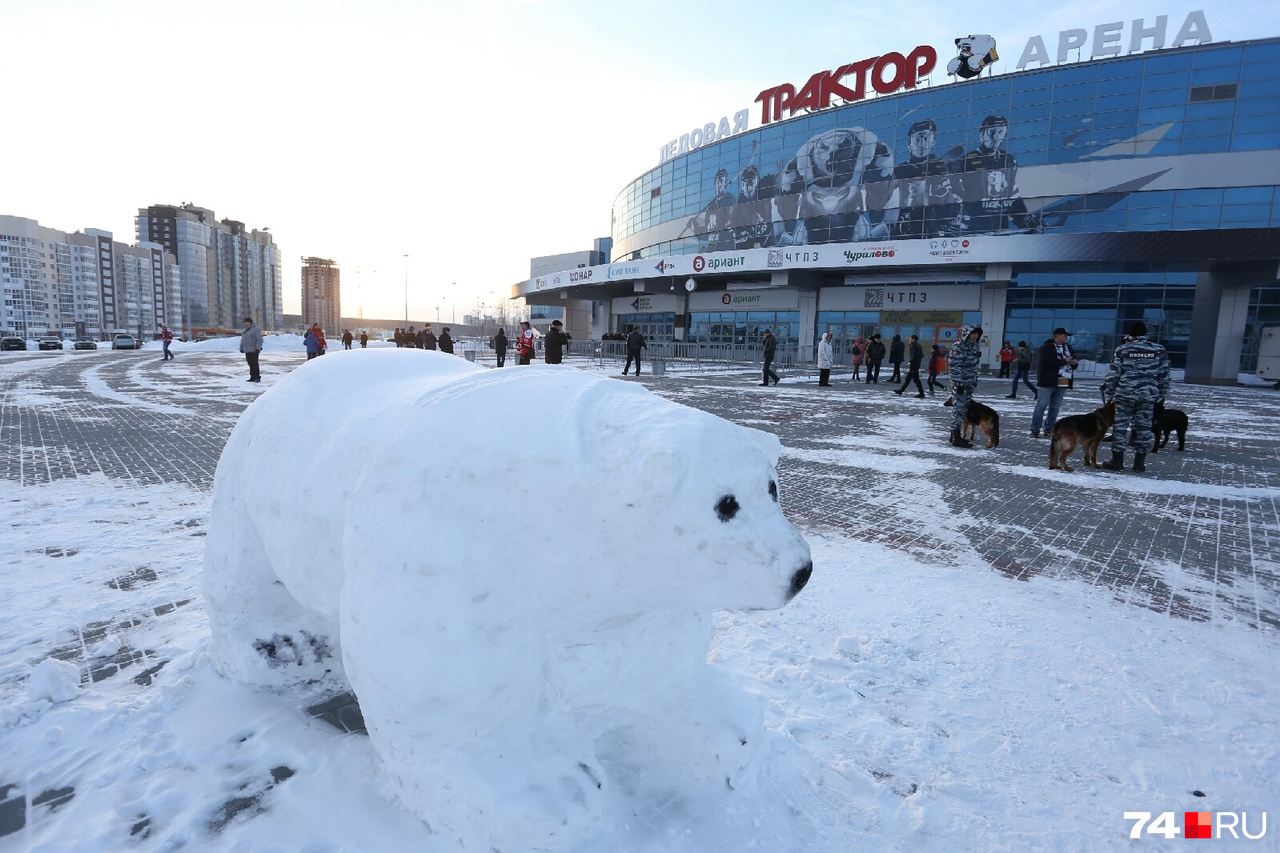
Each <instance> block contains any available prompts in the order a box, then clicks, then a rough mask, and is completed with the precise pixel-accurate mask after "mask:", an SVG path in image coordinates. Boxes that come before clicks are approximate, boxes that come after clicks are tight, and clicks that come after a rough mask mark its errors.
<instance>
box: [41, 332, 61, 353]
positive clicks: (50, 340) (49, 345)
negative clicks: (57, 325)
mask: <svg viewBox="0 0 1280 853" xmlns="http://www.w3.org/2000/svg"><path fill="white" fill-rule="evenodd" d="M36 349H58V350H60V349H62V338H55V337H53V336H52V335H45V336H44V337H42V338H40V339H39V340H37V341H36Z"/></svg>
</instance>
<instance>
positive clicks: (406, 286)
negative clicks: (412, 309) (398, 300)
mask: <svg viewBox="0 0 1280 853" xmlns="http://www.w3.org/2000/svg"><path fill="white" fill-rule="evenodd" d="M404 324H405V326H408V325H409V256H408V255H407V254H406V255H405V256H404Z"/></svg>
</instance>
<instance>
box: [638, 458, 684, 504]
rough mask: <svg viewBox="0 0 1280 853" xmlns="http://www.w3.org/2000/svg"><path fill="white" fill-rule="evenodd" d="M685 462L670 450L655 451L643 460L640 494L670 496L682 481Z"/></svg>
mask: <svg viewBox="0 0 1280 853" xmlns="http://www.w3.org/2000/svg"><path fill="white" fill-rule="evenodd" d="M684 472H685V460H684V458H683V456H682V455H681V454H679V453H672V452H671V451H670V450H655V451H654V452H652V453H649V454H646V455H645V458H644V472H643V475H642V482H641V488H640V490H639V492H640V494H646V495H654V494H657V495H667V494H671V492H672V491H674V490H675V488H676V487H677V486H679V485H680V481H681V480H683V479H684Z"/></svg>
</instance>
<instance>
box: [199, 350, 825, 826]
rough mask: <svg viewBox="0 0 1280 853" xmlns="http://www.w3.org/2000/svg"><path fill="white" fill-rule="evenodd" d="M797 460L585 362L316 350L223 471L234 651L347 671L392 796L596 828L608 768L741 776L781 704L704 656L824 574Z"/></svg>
mask: <svg viewBox="0 0 1280 853" xmlns="http://www.w3.org/2000/svg"><path fill="white" fill-rule="evenodd" d="M778 453H779V443H778V440H777V438H775V437H774V436H772V435H769V434H767V433H763V432H758V431H756V430H751V429H747V428H744V427H740V426H737V425H734V424H732V423H730V422H728V421H725V420H723V419H721V418H718V417H715V416H713V415H709V414H707V413H705V412H701V411H697V410H695V409H692V408H688V407H685V406H681V405H679V404H677V403H673V402H670V401H667V400H664V399H662V398H660V397H657V396H655V395H653V394H651V393H650V392H648V391H647V390H645V389H644V388H642V387H641V386H639V385H636V384H629V383H626V382H621V381H618V380H614V379H606V378H602V377H598V376H593V375H590V374H587V373H583V372H581V371H577V370H573V369H571V368H564V367H555V366H531V367H521V368H518V369H506V370H485V369H483V368H479V367H477V366H475V365H473V364H470V363H468V362H466V361H464V360H462V359H459V358H455V357H452V356H448V355H444V354H439V353H434V352H423V351H417V350H369V351H361V350H356V351H354V352H352V353H349V354H348V353H334V354H332V355H330V356H327V357H325V358H321V359H316V360H313V361H310V362H307V363H306V364H304V365H303V366H301V367H300V368H298V369H297V370H295V371H294V372H293V373H291V374H290V375H288V376H287V377H285V378H284V379H282V380H281V381H280V382H279V384H277V385H276V386H275V387H274V388H271V389H270V390H268V391H267V392H266V393H265V394H263V395H262V397H261V398H259V399H258V400H257V401H256V402H254V403H253V404H252V405H251V406H250V407H249V408H248V409H247V410H246V411H245V412H244V414H243V416H242V417H241V418H240V421H239V423H237V425H236V427H235V430H234V431H233V432H232V435H231V438H230V439H229V440H228V442H227V446H226V449H225V450H224V451H223V454H222V458H221V460H220V461H219V463H218V469H217V474H216V477H215V480H214V494H213V507H212V513H211V518H210V524H209V535H208V541H207V545H206V550H205V563H204V575H203V586H204V594H205V598H206V601H207V604H208V608H209V618H210V624H211V629H212V634H213V643H212V649H213V653H214V656H215V659H216V661H217V665H218V667H219V669H220V671H221V672H223V674H225V675H227V676H229V677H231V678H234V679H237V680H240V681H244V682H248V683H252V684H257V685H266V686H276V687H294V688H297V689H306V690H310V691H315V690H316V689H317V686H322V687H330V688H332V687H334V686H341V687H342V688H343V689H345V687H346V685H347V684H349V685H350V688H351V689H352V691H353V692H354V693H355V695H356V697H357V698H358V699H359V702H360V707H361V709H362V711H363V714H364V718H365V722H366V724H367V726H368V730H369V736H370V739H371V742H372V746H373V748H374V749H375V750H376V751H377V753H378V754H379V756H380V758H381V759H382V764H383V767H384V769H385V771H386V772H385V776H386V779H387V782H388V784H389V787H390V788H391V790H392V791H393V792H394V794H395V796H396V797H397V798H398V799H399V800H400V801H401V802H402V803H403V804H404V805H405V806H406V807H407V808H408V809H409V810H410V811H412V812H413V813H414V814H416V815H417V816H419V817H420V818H422V819H423V820H425V821H426V822H427V823H428V824H430V825H431V826H432V827H433V828H434V829H435V830H437V831H441V832H446V833H449V834H451V835H452V836H453V837H455V838H457V839H459V840H461V841H463V842H464V843H465V844H467V846H471V845H472V844H476V845H479V846H480V848H481V849H486V850H487V849H488V848H489V846H493V847H496V848H498V849H500V850H504V851H506V850H509V849H529V848H554V847H562V846H564V845H566V844H571V843H574V842H575V841H577V840H581V839H582V838H584V837H586V836H588V835H589V834H590V833H591V832H592V831H593V830H594V829H596V828H597V825H598V824H599V823H600V821H601V819H602V818H603V817H605V816H606V815H608V814H609V811H610V808H613V807H616V805H617V802H618V801H616V800H613V801H611V798H613V797H616V796H619V794H618V793H617V791H618V789H619V788H620V786H619V785H617V784H616V782H617V779H616V778H612V779H611V773H612V774H616V773H619V772H623V771H639V773H642V774H643V775H644V778H645V779H647V780H650V781H652V779H653V778H655V776H661V775H663V774H666V775H668V776H669V777H670V778H672V779H684V780H687V779H689V778H693V777H703V778H713V777H714V778H715V781H716V782H717V783H718V784H719V785H721V786H723V785H724V782H725V780H726V779H728V780H729V782H730V784H731V785H732V784H734V782H735V779H734V774H735V773H737V772H738V771H739V770H740V769H741V768H743V767H745V766H747V762H748V761H749V760H750V758H751V755H752V753H753V752H754V750H755V747H756V745H757V742H758V740H759V736H760V734H761V733H762V730H761V722H760V710H759V706H758V704H757V703H755V702H753V701H751V700H748V699H746V698H745V694H742V693H741V692H740V691H738V690H736V688H731V687H728V686H727V683H728V679H727V675H725V674H724V673H722V672H720V671H718V670H717V669H716V668H713V667H708V666H707V664H706V655H707V648H708V642H709V638H710V634H711V611H712V610H713V609H763V608H776V607H781V606H782V605H783V604H785V603H786V602H787V601H788V600H789V599H790V598H791V597H792V596H794V595H795V594H796V593H797V592H798V591H799V590H800V589H801V588H802V587H803V586H804V585H805V583H806V582H807V581H808V579H809V575H810V572H811V565H812V564H811V562H810V555H809V548H808V545H807V544H806V543H805V541H804V539H803V538H802V537H801V536H800V535H799V533H798V532H797V531H796V530H795V528H793V527H792V526H791V524H790V523H789V522H788V521H787V520H786V519H785V518H784V516H783V514H782V511H781V509H780V506H779V503H778V488H777V483H776V474H775V470H774V469H775V466H776V463H777V459H778ZM619 768H622V770H619ZM722 789H723V788H722ZM611 802H612V805H611ZM618 813H619V814H621V813H622V811H621V810H620V811H619V812H618Z"/></svg>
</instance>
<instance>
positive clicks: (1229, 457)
mask: <svg viewBox="0 0 1280 853" xmlns="http://www.w3.org/2000/svg"><path fill="white" fill-rule="evenodd" d="M333 357H356V358H358V357H361V355H360V353H359V351H355V352H352V353H334V354H333ZM303 360H304V356H303V355H302V354H301V353H299V354H297V355H294V354H280V353H270V352H269V353H265V354H264V356H263V377H264V379H263V383H262V384H261V385H260V386H259V385H253V384H250V383H247V382H245V381H244V380H245V377H246V375H247V372H246V368H245V365H244V361H243V357H242V356H240V355H238V354H235V353H219V352H209V353H202V352H193V351H188V352H185V353H181V354H180V355H179V356H178V358H177V359H175V360H174V361H172V362H168V363H165V362H162V361H161V359H160V357H159V355H158V353H154V352H151V351H143V352H136V353H135V352H111V351H98V352H62V353H36V352H28V353H3V354H2V356H0V477H4V478H5V479H8V480H11V481H16V482H19V483H21V484H23V485H34V484H39V483H45V482H49V481H52V480H58V479H64V478H75V477H82V476H86V475H90V474H95V473H101V474H103V475H106V476H107V477H110V478H119V479H122V480H127V481H131V482H136V483H166V482H177V483H185V484H189V485H191V486H194V487H196V488H198V489H201V490H208V489H210V487H211V485H212V481H213V474H214V470H215V468H216V466H217V461H218V456H219V454H220V452H221V450H222V447H223V444H224V443H225V441H226V439H227V436H228V435H229V434H230V431H231V429H232V427H233V426H234V424H235V421H236V418H237V417H238V416H239V414H240V413H241V412H242V411H243V410H244V408H245V407H246V406H248V405H249V404H250V403H251V402H252V401H253V400H254V398H255V397H256V396H257V395H258V394H260V393H262V392H263V391H265V390H267V389H269V388H270V387H271V385H272V384H273V383H274V382H276V381H278V380H279V379H280V377H281V376H283V375H284V374H286V373H287V372H288V371H290V370H292V369H294V368H296V367H297V366H299V365H300V364H301V363H302V362H303ZM582 365H583V366H585V367H589V368H591V369H597V368H598V365H595V364H589V363H588V362H586V361H583V362H582ZM506 369H518V368H514V367H508V368H506ZM886 374H887V371H886ZM618 381H632V382H634V381H640V382H643V383H644V384H645V385H646V386H648V387H650V388H651V389H653V390H654V391H656V392H657V393H659V394H661V395H663V396H665V397H669V398H671V399H674V400H677V401H679V402H682V403H685V404H688V405H691V406H696V407H698V408H701V409H705V410H707V411H709V412H713V413H715V414H717V415H720V416H722V417H725V418H728V419H730V420H733V421H736V422H739V423H742V424H746V425H750V426H755V427H758V428H761V429H765V430H768V431H770V432H773V433H776V434H777V435H778V436H779V438H780V439H781V440H782V443H783V446H784V450H783V457H782V462H781V466H780V480H781V484H782V492H783V502H784V506H785V508H786V510H787V512H788V514H789V515H790V516H791V517H792V519H793V520H794V521H795V522H796V523H797V524H799V525H800V526H801V527H802V528H803V529H804V530H805V531H806V532H809V533H811V534H815V535H822V534H824V533H831V534H839V535H845V536H849V537H854V538H857V539H861V540H868V541H875V542H879V543H882V544H884V545H887V546H889V547H890V548H892V549H896V550H900V551H903V552H906V553H908V554H910V555H911V556H912V557H914V558H915V559H917V560H922V561H930V562H937V563H939V564H942V565H948V564H955V563H958V562H960V561H959V560H958V555H959V554H960V553H961V552H963V553H971V551H976V552H977V553H978V554H980V555H981V557H982V558H983V560H984V561H985V562H986V563H987V564H989V565H990V567H991V570H992V571H995V572H999V573H1001V574H1002V575H1004V576H1006V577H1008V578H1009V579H1010V580H1011V582H1015V581H1022V580H1027V579H1029V578H1031V577H1033V576H1040V577H1043V578H1060V579H1063V580H1064V581H1073V582H1078V581H1082V582H1084V583H1087V584H1091V585H1094V586H1097V587H1101V588H1105V589H1106V590H1108V591H1109V592H1110V593H1111V594H1113V595H1114V596H1115V597H1116V598H1117V599H1118V600H1121V601H1124V602H1126V603H1129V604H1131V605H1133V606H1137V607H1144V608H1149V609H1153V610H1156V611H1159V612H1165V613H1168V614H1169V615H1170V617H1171V618H1179V619H1193V620H1201V621H1205V620H1207V621H1217V620H1237V621H1240V622H1242V623H1244V624H1247V625H1249V626H1251V627H1255V628H1257V629H1259V630H1261V631H1264V632H1268V633H1269V632H1271V631H1273V630H1274V629H1275V628H1276V627H1277V626H1280V577H1278V575H1280V412H1278V409H1280V407H1277V405H1276V404H1277V402H1278V401H1280V395H1277V393H1276V392H1274V391H1271V390H1267V389H1263V388H1211V387H1204V386H1189V385H1176V386H1175V388H1174V392H1173V394H1172V395H1171V397H1170V400H1169V405H1170V406H1172V407H1178V408H1182V409H1185V410H1186V411H1187V412H1188V413H1189V415H1190V420H1191V431H1190V434H1189V436H1188V438H1187V449H1186V451H1185V452H1181V453H1180V452H1178V451H1177V450H1176V449H1174V448H1175V447H1176V437H1175V438H1174V440H1173V442H1172V443H1171V444H1170V445H1169V447H1168V448H1166V449H1165V450H1163V451H1161V452H1159V453H1158V454H1155V455H1153V456H1151V457H1149V458H1148V463H1147V465H1148V473H1147V474H1145V475H1136V474H1132V473H1128V472H1126V473H1124V474H1113V473H1108V472H1096V471H1093V470H1089V469H1085V468H1083V467H1082V466H1080V465H1079V463H1080V462H1081V459H1080V451H1079V450H1077V451H1076V454H1075V456H1074V458H1073V460H1072V464H1075V465H1077V471H1076V472H1075V473H1073V474H1067V473H1064V472H1050V471H1049V470H1048V465H1047V451H1048V442H1047V441H1046V440H1045V439H1034V438H1031V437H1030V436H1029V435H1028V425H1029V422H1030V417H1031V410H1032V401H1031V399H1030V396H1029V394H1028V392H1027V391H1026V390H1025V389H1024V390H1023V391H1022V392H1021V394H1020V397H1019V399H1017V400H1007V399H1005V398H1004V395H1005V394H1007V393H1008V388H1009V385H1008V381H1007V380H996V379H993V378H992V379H984V380H983V382H982V384H981V386H980V388H979V390H978V393H977V399H979V400H981V401H983V402H985V403H987V404H988V405H991V406H992V407H994V408H995V409H996V410H997V411H999V412H1000V414H1001V418H1002V420H1001V442H1000V446H999V447H998V448H996V449H992V450H987V449H985V448H981V447H979V448H975V449H973V450H960V449H957V448H952V447H950V446H948V445H947V443H946V435H947V431H948V429H949V423H950V420H949V419H950V410H949V409H945V408H943V407H942V405H941V404H942V400H943V396H942V395H941V394H939V395H938V396H937V397H934V398H930V399H925V400H918V399H915V398H914V397H913V396H912V393H911V392H908V394H905V395H903V397H901V398H899V397H897V396H895V395H894V394H893V393H891V389H892V387H893V386H892V385H890V384H889V383H887V382H886V381H885V380H884V379H883V378H882V379H881V382H880V383H879V384H877V385H866V384H863V383H853V382H850V381H849V375H848V373H847V371H846V372H843V373H841V372H839V371H837V375H836V377H835V378H834V379H833V382H834V386H833V387H831V388H819V387H817V380H816V376H815V375H813V374H809V373H794V374H791V375H787V374H784V377H783V383H782V384H781V385H779V386H777V387H771V388H762V387H760V385H759V376H758V374H757V373H754V372H753V373H748V372H746V371H745V370H744V371H741V372H737V373H723V372H722V373H718V374H710V373H704V374H680V373H678V372H674V371H668V373H667V375H666V376H664V377H652V376H650V375H648V368H647V366H646V375H645V376H644V378H643V379H640V380H636V379H634V378H630V379H625V380H624V379H622V378H621V377H619V379H618ZM1098 401H1099V396H1098V380H1097V379H1092V380H1089V379H1085V380H1082V381H1079V382H1077V385H1076V388H1075V389H1074V390H1073V391H1071V392H1069V393H1068V394H1067V397H1066V400H1065V402H1064V405H1063V410H1062V414H1063V415H1068V414H1074V413H1080V412H1085V411H1088V410H1090V409H1092V408H1094V407H1095V406H1096V405H1098ZM318 405H319V406H322V407H328V408H333V409H338V408H341V406H342V405H343V403H342V400H340V399H329V400H324V401H318ZM321 428H322V427H321ZM377 428H378V423H377V422H376V421H373V420H371V421H370V423H369V429H377ZM306 434H307V433H306V431H305V430H300V431H299V440H305V436H306ZM979 438H981V436H979ZM519 440H520V436H519V432H518V430H515V429H514V428H513V431H512V436H511V441H512V444H513V445H515V444H517V443H518V442H519ZM1101 456H1102V458H1103V459H1104V460H1105V459H1106V458H1107V453H1106V451H1105V450H1104V451H1103V453H1102V454H1101ZM939 520H941V521H942V522H943V524H942V527H943V528H944V529H945V530H946V533H947V535H945V536H939V534H938V529H939ZM925 521H928V522H929V523H927V524H926V523H924V522H925ZM818 568H819V569H820V567H818ZM883 568H884V571H886V572H891V571H892V570H893V566H891V565H890V566H884V567H883Z"/></svg>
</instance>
